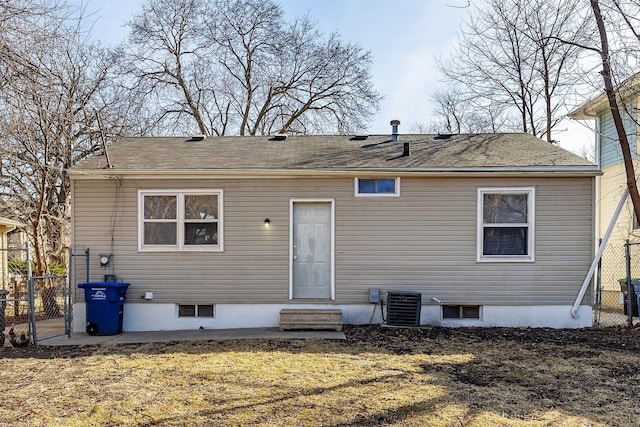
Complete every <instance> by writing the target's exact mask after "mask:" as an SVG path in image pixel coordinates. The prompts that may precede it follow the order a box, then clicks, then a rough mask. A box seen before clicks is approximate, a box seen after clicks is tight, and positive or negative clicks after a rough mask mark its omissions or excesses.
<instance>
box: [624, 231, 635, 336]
mask: <svg viewBox="0 0 640 427" xmlns="http://www.w3.org/2000/svg"><path fill="white" fill-rule="evenodd" d="M624 257H625V261H626V264H627V325H628V326H629V327H631V325H633V310H632V307H633V305H632V303H633V301H631V243H629V239H627V240H626V241H625V244H624Z"/></svg>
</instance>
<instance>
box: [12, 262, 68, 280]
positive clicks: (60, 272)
mask: <svg viewBox="0 0 640 427" xmlns="http://www.w3.org/2000/svg"><path fill="white" fill-rule="evenodd" d="M33 268H34V263H33V262H31V269H32V271H33ZM49 271H50V273H51V275H53V276H64V275H65V274H67V267H66V266H65V265H64V264H60V263H59V262H57V261H52V262H50V263H49ZM9 273H12V274H18V275H22V276H26V275H27V261H24V260H21V259H12V260H9Z"/></svg>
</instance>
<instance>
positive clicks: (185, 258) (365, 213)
mask: <svg viewBox="0 0 640 427" xmlns="http://www.w3.org/2000/svg"><path fill="white" fill-rule="evenodd" d="M517 186H522V187H532V186H533V187H535V188H536V217H535V220H536V225H535V239H536V245H535V257H536V261H535V262H533V263H478V262H477V261H476V243H477V242H476V226H477V225H476V222H477V218H476V215H477V212H476V211H477V189H478V187H517ZM593 186H594V178H590V177H586V178H530V179H525V178H517V179H497V178H493V179H490V178H431V177H427V178H405V177H403V178H402V179H401V195H400V197H385V198H373V197H371V198H367V197H354V181H353V178H352V177H337V178H333V179H328V178H326V179H309V178H287V179H284V178H283V179H268V178H261V179H235V180H232V179H228V180H226V179H211V180H204V179H203V180H184V179H183V180H146V181H145V180H131V179H123V180H121V181H118V180H75V181H74V198H73V239H74V246H75V249H76V251H79V250H82V249H84V248H86V247H89V248H90V250H91V277H90V280H91V281H102V280H103V275H104V274H110V273H112V270H111V269H105V268H100V267H99V262H98V256H99V254H101V253H113V260H112V265H113V273H115V274H117V276H118V279H119V280H122V281H125V282H129V283H131V287H130V288H129V293H128V300H129V301H131V300H134V301H135V300H139V299H140V297H141V295H142V294H143V293H144V292H145V291H153V292H154V300H153V301H154V302H157V303H167V302H181V303H187V302H202V303H245V304H246V303H287V302H288V301H289V300H288V295H289V224H288V223H289V209H290V200H291V199H292V198H293V199H304V198H313V199H333V200H335V215H336V220H335V237H336V240H335V248H336V254H335V269H336V272H335V284H336V285H335V286H336V303H337V304H354V303H355V304H357V303H366V302H367V301H368V290H369V288H370V287H378V288H381V289H382V290H383V292H384V291H387V290H391V289H397V290H418V291H421V292H423V294H424V296H425V297H426V298H430V297H431V296H433V297H436V298H438V299H440V300H442V301H443V302H444V303H451V304H495V305H544V304H551V305H553V304H572V303H573V300H574V299H575V297H576V295H577V293H578V290H579V288H580V285H581V284H582V281H583V279H584V276H585V274H586V272H587V270H588V268H589V265H590V262H591V258H592V255H593V252H594V242H593V227H594V224H593V220H594V217H593V205H592V200H593V188H594V187H593ZM157 189H174V190H181V189H223V190H224V223H223V227H224V251H223V252H204V253H203V252H138V241H137V229H138V224H137V221H138V219H137V213H138V206H137V203H138V202H137V196H138V190H157ZM265 218H269V219H270V220H271V228H270V229H269V230H265V229H264V227H263V223H264V219H265ZM111 230H113V233H112V232H111ZM75 274H76V282H79V281H84V265H83V264H82V263H81V262H78V260H76V269H75ZM78 278H82V279H80V280H78ZM589 294H590V292H588V293H587V295H589ZM76 296H77V297H79V298H81V295H80V294H77V295H76ZM585 302H588V297H587V299H586V301H585Z"/></svg>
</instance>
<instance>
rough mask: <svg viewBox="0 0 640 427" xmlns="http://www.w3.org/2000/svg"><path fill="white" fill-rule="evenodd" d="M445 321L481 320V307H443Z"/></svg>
mask: <svg viewBox="0 0 640 427" xmlns="http://www.w3.org/2000/svg"><path fill="white" fill-rule="evenodd" d="M442 318H443V319H479V318H480V306H479V305H443V306H442Z"/></svg>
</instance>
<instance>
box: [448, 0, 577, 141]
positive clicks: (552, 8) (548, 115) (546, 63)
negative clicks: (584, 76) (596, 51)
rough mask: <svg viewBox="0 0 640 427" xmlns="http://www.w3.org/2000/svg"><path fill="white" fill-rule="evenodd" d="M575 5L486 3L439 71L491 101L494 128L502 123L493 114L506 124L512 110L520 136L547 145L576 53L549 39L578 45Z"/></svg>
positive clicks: (531, 0)
mask: <svg viewBox="0 0 640 427" xmlns="http://www.w3.org/2000/svg"><path fill="white" fill-rule="evenodd" d="M579 6H580V2H578V1H577V0H571V1H560V0H556V1H551V2H549V1H545V0H515V1H510V0H488V1H487V2H486V3H484V4H482V5H480V6H478V7H476V8H474V9H473V11H472V12H471V13H472V15H471V16H470V18H469V21H468V22H467V24H466V26H465V28H464V30H463V32H462V33H461V36H460V38H459V41H458V47H457V49H456V51H455V53H454V54H453V56H452V58H451V59H450V60H448V61H447V62H444V63H440V69H441V71H442V72H443V73H444V74H445V76H446V77H447V78H448V80H449V81H450V82H451V83H453V84H457V85H461V86H462V88H463V89H462V90H464V91H468V92H470V93H471V94H472V95H473V97H474V98H479V99H483V100H489V101H490V102H491V104H492V106H493V107H492V115H490V116H489V117H492V122H493V123H494V124H497V123H500V122H502V121H503V120H502V119H501V118H499V117H495V116H494V115H493V114H495V113H496V112H499V114H505V115H506V116H507V118H505V120H504V122H505V123H509V122H510V120H509V119H508V117H509V116H511V115H512V114H511V113H510V111H517V114H518V117H519V123H520V125H519V128H520V130H521V131H522V132H529V133H532V134H533V135H536V136H540V137H546V139H547V141H549V142H552V141H553V140H552V130H553V128H554V127H555V126H556V124H557V123H558V121H559V120H560V119H561V118H562V115H561V111H560V109H561V108H562V107H564V101H565V98H566V96H567V94H568V93H569V89H570V88H571V83H572V81H573V80H572V77H571V74H570V72H569V71H570V67H571V66H572V65H573V61H574V60H575V59H576V58H577V56H578V55H579V53H580V50H579V49H577V48H576V47H575V46H573V45H568V44H565V43H561V42H560V41H558V40H555V39H551V38H549V35H556V36H561V37H563V38H564V39H566V40H574V41H581V40H583V38H584V37H585V32H586V31H588V27H587V26H585V25H584V22H583V21H581V20H580V18H579V17H580V15H579V14H577V13H576V12H577V11H578V8H579ZM469 98H471V97H469ZM485 107H486V105H485Z"/></svg>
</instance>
